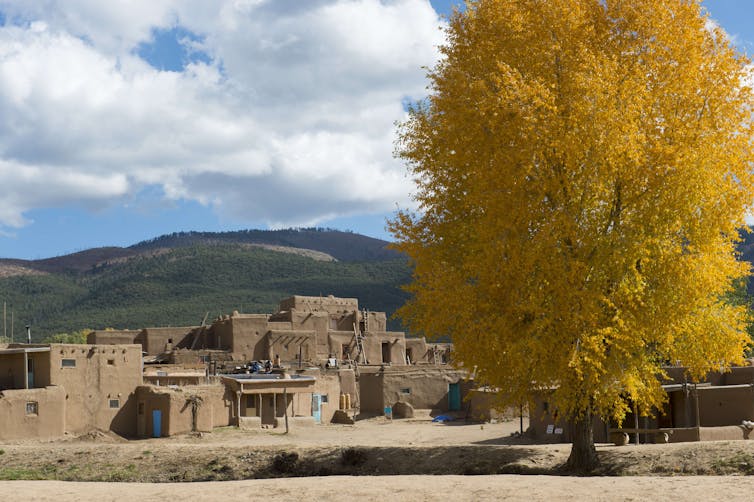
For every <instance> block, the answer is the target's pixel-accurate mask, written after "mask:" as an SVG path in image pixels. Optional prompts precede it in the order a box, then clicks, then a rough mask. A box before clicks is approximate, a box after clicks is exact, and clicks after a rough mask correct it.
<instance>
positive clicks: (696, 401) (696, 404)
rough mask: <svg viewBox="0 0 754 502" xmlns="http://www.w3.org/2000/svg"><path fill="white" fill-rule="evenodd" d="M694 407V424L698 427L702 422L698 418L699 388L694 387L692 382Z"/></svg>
mask: <svg viewBox="0 0 754 502" xmlns="http://www.w3.org/2000/svg"><path fill="white" fill-rule="evenodd" d="M694 407H695V408H696V410H695V411H696V426H697V428H699V427H701V425H702V423H701V420H700V418H699V389H697V388H696V382H694Z"/></svg>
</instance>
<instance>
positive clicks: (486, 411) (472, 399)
mask: <svg viewBox="0 0 754 502" xmlns="http://www.w3.org/2000/svg"><path fill="white" fill-rule="evenodd" d="M497 399H498V396H497V392H495V391H492V390H489V389H472V390H470V391H469V392H468V394H467V396H466V402H465V405H466V406H468V409H469V415H470V417H471V418H472V419H473V420H481V421H484V422H487V421H490V420H512V419H514V418H519V417H520V416H521V415H522V414H523V416H524V417H525V418H528V417H529V410H528V407H527V406H524V407H523V409H522V408H520V407H518V406H508V407H506V408H503V409H498V408H497V406H498V402H497Z"/></svg>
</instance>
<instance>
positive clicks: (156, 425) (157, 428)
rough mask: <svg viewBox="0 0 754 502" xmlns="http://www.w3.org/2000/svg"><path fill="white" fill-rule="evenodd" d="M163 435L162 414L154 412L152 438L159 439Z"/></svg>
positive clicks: (158, 411)
mask: <svg viewBox="0 0 754 502" xmlns="http://www.w3.org/2000/svg"><path fill="white" fill-rule="evenodd" d="M161 435H162V412H161V411H160V410H152V437H153V438H158V437H160V436H161Z"/></svg>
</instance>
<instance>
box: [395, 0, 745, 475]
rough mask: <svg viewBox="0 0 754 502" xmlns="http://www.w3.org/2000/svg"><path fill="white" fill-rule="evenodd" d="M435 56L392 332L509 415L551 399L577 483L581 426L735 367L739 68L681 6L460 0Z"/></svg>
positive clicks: (409, 132) (416, 117)
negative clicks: (446, 346) (434, 337)
mask: <svg viewBox="0 0 754 502" xmlns="http://www.w3.org/2000/svg"><path fill="white" fill-rule="evenodd" d="M442 52H443V58H442V59H441V60H440V62H438V63H437V65H436V66H435V67H434V68H433V69H432V70H431V71H430V72H429V79H430V82H431V85H430V95H429V97H428V98H427V100H426V101H425V102H422V103H419V104H417V105H416V106H415V108H414V109H413V110H412V111H411V114H410V118H409V119H408V120H407V121H406V122H405V123H404V124H402V127H401V132H400V136H399V140H398V143H397V151H398V155H399V156H400V157H401V158H403V159H404V160H405V161H406V162H407V165H408V168H409V170H410V172H411V173H412V175H413V177H414V179H415V181H416V184H417V189H416V192H415V199H416V201H417V202H418V206H419V211H418V212H417V213H411V212H405V211H404V212H401V213H399V214H398V216H397V217H396V218H395V220H394V221H392V222H391V223H390V227H391V231H392V232H393V234H394V235H395V237H396V239H397V247H398V248H399V249H401V250H403V251H405V252H406V253H407V254H408V255H409V256H410V257H411V259H412V261H413V263H414V267H415V268H414V277H413V283H412V284H411V285H410V286H409V290H410V292H411V293H412V297H411V298H412V299H411V300H410V301H409V302H408V303H407V304H406V305H405V306H404V307H403V309H402V310H401V315H402V316H403V317H404V319H405V320H406V321H407V323H408V324H409V326H410V327H411V328H413V329H414V330H417V331H421V332H423V333H426V334H430V335H431V334H450V335H451V336H452V338H453V342H454V343H455V357H456V358H457V359H458V360H459V361H460V362H461V363H462V364H464V365H465V366H466V367H469V368H470V367H474V366H476V367H477V368H478V374H479V375H480V378H481V379H482V380H484V381H486V382H489V383H491V384H494V385H496V386H498V387H500V388H501V389H503V390H504V391H505V393H506V395H507V397H508V399H510V401H511V402H524V401H525V400H526V398H527V396H529V395H531V392H532V391H536V390H537V389H540V390H541V389H555V390H554V394H553V396H552V399H551V401H552V403H553V404H554V405H555V406H556V407H557V409H558V410H559V413H560V414H561V416H564V417H566V418H568V419H569V420H570V422H571V423H572V424H573V426H572V431H573V447H572V450H571V456H570V457H569V461H568V465H569V466H570V467H572V468H575V469H590V468H593V467H595V466H596V465H597V462H598V459H597V456H596V452H595V448H594V440H593V434H592V426H591V424H592V420H591V418H592V417H593V416H600V417H603V418H612V419H614V420H618V421H620V420H622V419H623V417H624V416H625V414H626V412H627V400H630V401H631V402H634V403H637V404H638V406H639V408H640V410H645V412H649V411H648V410H651V409H652V408H653V407H658V406H660V405H661V404H662V402H663V400H664V399H665V394H664V392H663V391H662V389H661V386H660V383H659V379H660V378H662V376H663V370H662V365H663V364H665V363H667V362H672V363H675V364H682V365H685V366H686V367H688V371H689V372H690V374H691V376H692V377H695V378H699V377H701V376H702V375H703V374H705V373H706V372H707V371H709V370H712V369H720V368H721V367H726V366H727V365H729V364H731V363H735V362H739V361H741V359H742V353H743V349H744V347H745V345H746V343H747V338H746V335H745V332H744V324H745V321H746V316H747V313H746V310H745V308H743V307H737V306H732V305H729V304H726V303H725V302H723V301H721V298H722V297H723V296H724V295H725V293H726V292H728V291H729V290H730V284H731V281H733V280H735V279H740V278H742V277H745V276H746V275H747V274H748V272H749V270H748V267H747V266H746V265H745V264H744V263H741V262H739V261H737V260H736V256H735V241H736V240H737V238H738V235H739V234H738V231H739V228H741V227H742V226H743V224H744V215H745V212H746V211H747V210H748V209H749V206H750V203H751V201H752V195H753V193H754V192H753V183H752V181H753V179H752V173H751V168H752V152H751V144H750V140H751V132H750V125H751V113H752V110H751V105H752V95H751V89H750V88H749V87H748V84H747V79H748V78H749V72H748V68H747V64H748V61H747V60H746V59H745V58H744V57H743V56H741V55H739V54H737V53H736V51H735V50H734V49H733V48H732V47H731V44H730V43H729V40H728V39H727V38H726V36H725V34H724V33H723V32H722V31H721V30H720V29H718V28H717V27H715V25H714V24H713V23H711V22H710V21H709V20H708V19H707V17H706V16H705V13H704V11H703V9H702V8H701V6H700V4H699V2H698V1H694V0H488V1H485V0H479V1H473V2H468V3H467V9H466V11H465V12H463V13H459V12H456V13H455V14H454V15H453V16H452V17H451V19H450V21H449V27H448V29H447V43H446V45H445V46H444V47H443V48H442Z"/></svg>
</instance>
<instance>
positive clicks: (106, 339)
mask: <svg viewBox="0 0 754 502" xmlns="http://www.w3.org/2000/svg"><path fill="white" fill-rule="evenodd" d="M139 333H141V331H140V330H131V329H116V330H95V331H92V332H90V333H88V334H87V335H86V343H87V344H89V345H129V344H134V343H140V340H137V337H138V336H139Z"/></svg>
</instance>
